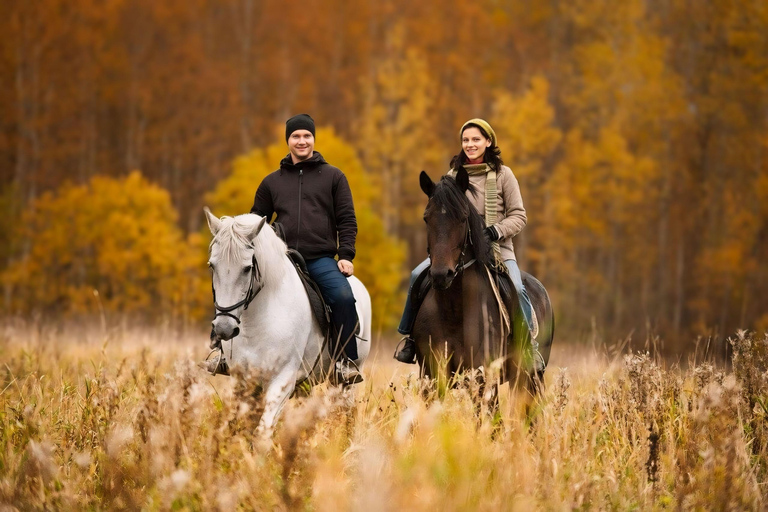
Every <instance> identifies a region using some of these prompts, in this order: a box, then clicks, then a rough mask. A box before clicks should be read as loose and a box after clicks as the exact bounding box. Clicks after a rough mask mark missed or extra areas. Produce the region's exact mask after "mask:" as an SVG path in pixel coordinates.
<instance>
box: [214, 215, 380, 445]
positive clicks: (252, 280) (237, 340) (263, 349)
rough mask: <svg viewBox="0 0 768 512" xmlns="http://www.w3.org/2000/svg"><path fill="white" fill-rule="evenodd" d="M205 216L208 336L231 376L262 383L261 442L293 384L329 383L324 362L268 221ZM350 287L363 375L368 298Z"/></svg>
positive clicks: (319, 335) (305, 301) (317, 331)
mask: <svg viewBox="0 0 768 512" xmlns="http://www.w3.org/2000/svg"><path fill="white" fill-rule="evenodd" d="M205 215H206V217H207V218H208V227H209V228H210V230H211V233H212V234H213V240H212V241H211V245H210V259H209V260H208V266H209V267H210V269H211V275H212V282H213V296H214V297H213V298H214V303H215V305H216V308H217V311H218V313H217V316H216V318H215V319H214V320H213V330H214V333H215V334H216V336H218V338H220V339H221V340H222V348H223V351H224V354H225V355H226V357H227V360H228V363H229V366H230V367H231V368H232V367H238V366H240V367H243V368H246V367H247V368H248V369H249V370H256V372H254V373H256V374H257V375H262V376H264V378H265V381H264V382H262V383H261V384H262V386H263V388H264V390H265V397H264V398H265V402H264V413H263V415H262V417H261V421H260V423H259V427H258V430H259V431H260V432H261V433H263V434H264V435H267V436H268V435H270V434H271V433H272V429H273V427H274V425H275V422H276V421H277V417H278V415H279V414H280V411H281V410H282V408H283V405H284V404H285V402H286V400H287V399H288V398H289V397H290V396H291V394H292V393H293V390H294V388H295V386H296V383H298V382H300V381H302V380H304V379H311V380H319V379H321V378H322V376H323V375H328V374H329V368H330V364H331V357H330V354H329V352H328V347H324V343H323V339H324V337H323V332H322V330H321V328H320V325H319V323H318V322H317V320H316V319H315V318H314V317H313V314H312V310H311V309H310V303H309V298H308V297H307V293H306V291H305V290H304V286H303V285H302V283H301V280H300V279H299V276H298V274H297V273H296V269H295V267H294V266H293V263H292V262H291V260H290V258H289V257H288V256H287V254H286V250H287V247H286V245H285V243H284V242H283V241H282V240H281V239H280V238H279V237H278V236H277V235H276V234H275V232H274V231H273V230H272V229H262V228H263V227H264V224H265V223H266V220H267V219H266V218H264V217H260V216H258V215H253V214H245V215H238V216H237V217H222V218H221V219H219V218H217V217H216V216H215V215H213V214H212V213H211V212H210V210H208V208H205ZM349 284H350V285H351V286H352V291H353V292H354V295H355V300H356V301H357V302H356V304H355V305H356V308H357V316H358V318H359V320H360V331H359V332H360V336H359V339H358V340H357V343H358V345H357V353H358V359H356V360H355V361H354V362H355V364H356V365H357V366H358V368H362V366H363V363H364V362H365V359H366V358H367V357H368V353H369V352H370V348H371V342H370V339H371V298H370V295H368V290H366V288H365V286H364V285H363V283H361V282H360V280H359V279H357V278H356V277H354V276H353V277H350V278H349ZM233 306H236V307H233ZM212 348H213V347H212ZM230 354H231V357H230Z"/></svg>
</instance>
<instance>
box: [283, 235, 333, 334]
mask: <svg viewBox="0 0 768 512" xmlns="http://www.w3.org/2000/svg"><path fill="white" fill-rule="evenodd" d="M288 257H289V258H290V259H291V261H292V262H293V266H294V267H295V268H296V273H297V274H299V279H301V284H303V285H304V290H306V292H307V297H309V305H310V307H311V308H312V314H313V315H314V317H315V318H316V319H317V322H318V323H319V324H320V329H322V331H323V332H324V333H326V337H327V336H328V335H329V334H330V331H331V325H332V324H331V308H330V306H328V305H327V304H326V303H325V300H323V295H322V294H321V293H320V288H319V287H318V286H317V283H315V282H314V281H313V280H312V278H311V277H309V272H308V271H307V263H306V262H305V261H304V257H303V256H302V255H301V254H299V252H298V251H296V250H294V249H288Z"/></svg>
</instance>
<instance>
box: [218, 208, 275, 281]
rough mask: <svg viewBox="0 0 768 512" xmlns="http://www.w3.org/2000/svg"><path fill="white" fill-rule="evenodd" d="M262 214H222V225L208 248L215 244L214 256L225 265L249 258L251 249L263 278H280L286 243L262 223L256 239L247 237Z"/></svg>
mask: <svg viewBox="0 0 768 512" xmlns="http://www.w3.org/2000/svg"><path fill="white" fill-rule="evenodd" d="M261 219H262V217H259V216H258V215H254V214H250V213H248V214H245V215H238V216H237V217H227V216H225V217H222V218H221V219H220V220H221V226H220V228H219V231H218V232H217V233H216V236H214V237H213V240H211V244H210V245H209V247H208V250H209V252H211V253H212V252H213V248H214V245H216V246H217V248H218V251H217V255H218V256H219V257H220V258H221V260H222V262H223V263H224V264H227V265H231V264H236V263H240V262H242V261H243V259H246V258H248V253H249V251H251V250H253V252H254V254H255V256H256V260H257V261H258V264H259V268H260V270H261V273H262V278H263V279H267V280H272V279H273V278H278V279H279V278H280V277H281V274H282V269H283V268H284V265H281V263H283V261H282V259H283V258H284V256H285V253H286V246H285V243H284V242H283V241H282V240H280V239H279V238H278V237H277V236H276V235H275V233H274V231H272V229H271V228H270V227H269V226H264V227H263V228H262V229H261V231H260V232H259V234H258V236H256V239H255V240H253V241H251V240H250V239H249V238H248V236H249V235H250V234H251V232H252V231H253V228H254V227H255V226H256V225H257V224H258V223H259V222H260V221H261Z"/></svg>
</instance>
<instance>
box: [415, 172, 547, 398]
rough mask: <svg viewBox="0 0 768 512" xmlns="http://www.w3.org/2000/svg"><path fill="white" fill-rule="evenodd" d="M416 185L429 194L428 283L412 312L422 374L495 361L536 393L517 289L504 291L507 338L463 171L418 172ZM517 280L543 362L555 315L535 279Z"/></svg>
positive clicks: (508, 377) (506, 377)
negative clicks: (534, 322) (436, 176)
mask: <svg viewBox="0 0 768 512" xmlns="http://www.w3.org/2000/svg"><path fill="white" fill-rule="evenodd" d="M420 183H421V189H422V190H423V191H424V193H425V194H427V196H428V197H429V202H428V203H427V207H426V209H425V211H424V221H425V222H426V224H427V252H428V253H429V256H430V259H431V267H430V269H429V272H430V276H431V278H432V288H431V289H430V290H429V292H428V293H427V295H426V296H425V298H424V301H423V303H422V305H421V308H420V309H419V313H418V315H417V316H416V322H415V325H414V330H413V338H414V340H415V342H416V346H417V358H418V361H419V364H420V365H421V367H422V369H423V372H424V373H425V375H426V376H428V377H437V375H438V369H439V368H440V365H447V372H448V376H453V375H454V374H455V373H456V372H459V371H461V370H464V369H468V368H479V367H480V366H484V367H485V368H486V369H487V368H488V367H489V366H488V365H489V364H490V363H491V362H493V361H498V362H500V363H501V368H500V369H501V375H500V377H501V382H506V381H513V382H520V383H525V385H526V386H527V388H528V389H529V390H530V391H532V392H535V391H537V390H538V389H539V388H540V386H539V384H540V383H541V382H542V378H543V372H541V374H539V375H534V373H535V372H534V371H533V370H532V368H533V364H532V353H531V342H530V338H529V336H528V332H527V329H526V328H523V327H522V326H523V325H524V322H523V321H522V318H520V317H521V316H522V313H518V311H519V306H518V303H517V294H515V293H511V294H510V298H509V299H507V300H506V304H505V305H506V309H507V311H509V314H510V316H512V321H511V322H509V323H510V324H511V325H512V326H515V325H517V326H518V327H516V328H515V327H513V336H508V334H509V329H507V328H506V326H505V322H504V320H503V318H502V313H501V311H500V308H499V305H498V301H497V299H496V294H495V292H494V288H493V285H492V284H491V280H490V277H489V273H488V270H487V269H486V267H488V266H493V256H492V252H491V248H490V244H489V242H488V240H487V239H486V237H485V235H484V234H483V229H484V227H485V224H484V222H483V219H482V217H480V215H479V214H478V213H477V211H476V210H475V208H474V207H473V206H472V204H471V203H470V201H469V200H468V199H467V196H466V191H467V190H468V189H469V188H470V184H469V176H468V175H467V173H466V171H464V170H463V169H461V170H459V171H458V172H457V173H456V178H455V180H454V179H453V178H450V177H448V176H444V177H443V178H442V179H441V180H440V181H439V182H437V183H434V182H433V181H432V180H431V179H430V178H429V176H428V175H427V174H426V173H425V172H423V171H422V173H421V176H420ZM522 277H523V283H524V284H525V287H526V290H527V291H528V295H529V296H530V298H531V302H532V304H533V308H534V310H535V312H536V315H537V317H538V319H539V325H540V329H539V331H540V332H539V334H538V336H537V341H538V343H539V351H540V352H541V354H542V356H543V357H544V361H545V362H548V361H549V353H550V348H551V346H552V338H553V336H554V315H553V312H552V305H551V303H550V301H549V295H548V294H547V291H546V290H545V289H544V287H543V286H542V284H541V283H540V282H539V281H538V280H537V279H535V278H534V277H532V276H530V275H529V274H527V273H525V272H523V273H522Z"/></svg>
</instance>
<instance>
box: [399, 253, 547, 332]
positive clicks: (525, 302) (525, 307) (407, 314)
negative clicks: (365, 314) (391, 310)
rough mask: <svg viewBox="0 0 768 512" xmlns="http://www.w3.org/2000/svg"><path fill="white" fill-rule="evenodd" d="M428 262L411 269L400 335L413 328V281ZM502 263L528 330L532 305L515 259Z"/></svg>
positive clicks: (531, 317)
mask: <svg viewBox="0 0 768 512" xmlns="http://www.w3.org/2000/svg"><path fill="white" fill-rule="evenodd" d="M429 263H430V261H429V258H427V259H425V260H424V261H422V262H421V263H419V264H418V265H417V266H416V268H415V269H413V272H411V281H410V283H409V284H408V296H407V297H406V298H405V309H404V310H403V316H402V318H401V319H400V326H399V327H398V328H397V332H399V333H400V334H402V335H409V334H411V330H412V329H413V322H414V320H416V319H415V318H414V313H415V312H414V311H413V308H412V306H411V293H412V292H413V283H414V282H415V281H416V279H417V278H418V277H419V275H421V273H422V272H424V270H425V269H426V268H427V267H428V266H429ZM504 264H505V265H506V266H507V271H508V272H509V276H510V277H511V278H512V284H513V285H514V286H515V291H516V292H517V300H518V302H519V303H520V309H521V310H522V311H523V317H524V318H525V322H526V323H527V324H528V330H529V331H530V330H531V325H533V314H532V313H531V311H532V310H533V306H532V305H531V299H530V297H528V292H526V291H525V286H523V277H522V276H521V275H520V269H519V268H518V266H517V262H516V261H515V260H504Z"/></svg>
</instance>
